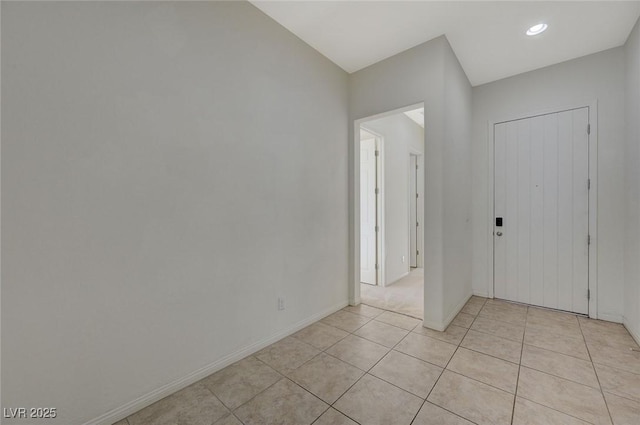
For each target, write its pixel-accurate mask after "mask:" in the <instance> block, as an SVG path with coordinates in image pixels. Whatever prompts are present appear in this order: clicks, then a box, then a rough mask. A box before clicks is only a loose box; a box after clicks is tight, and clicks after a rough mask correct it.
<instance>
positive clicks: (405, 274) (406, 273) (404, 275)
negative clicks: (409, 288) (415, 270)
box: [385, 270, 411, 287]
mask: <svg viewBox="0 0 640 425" xmlns="http://www.w3.org/2000/svg"><path fill="white" fill-rule="evenodd" d="M409 274H411V270H409V271H407V272H405V273H403V274H402V275H401V276H400V277H398V278H397V279H396V280H394V281H393V282H389V283H387V284H386V285H385V286H387V287H388V286H391V285H393V284H394V283H396V282H398V281H399V280H401V279H404V278H405V277H407V276H409Z"/></svg>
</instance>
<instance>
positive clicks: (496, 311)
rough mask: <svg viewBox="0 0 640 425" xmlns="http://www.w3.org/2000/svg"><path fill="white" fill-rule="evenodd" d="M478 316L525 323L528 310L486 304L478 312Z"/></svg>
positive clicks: (518, 323)
mask: <svg viewBox="0 0 640 425" xmlns="http://www.w3.org/2000/svg"><path fill="white" fill-rule="evenodd" d="M478 316H481V317H486V318H488V319H493V320H499V321H501V322H507V323H513V324H514V325H524V323H525V322H526V320H527V313H526V310H524V311H521V310H515V309H509V308H505V307H503V306H495V305H493V304H488V303H487V304H485V305H484V307H482V310H480V313H478Z"/></svg>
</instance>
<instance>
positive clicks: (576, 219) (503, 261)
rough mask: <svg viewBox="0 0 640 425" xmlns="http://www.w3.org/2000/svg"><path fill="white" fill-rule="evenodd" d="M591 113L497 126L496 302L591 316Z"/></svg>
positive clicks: (575, 112) (568, 113)
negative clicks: (589, 293)
mask: <svg viewBox="0 0 640 425" xmlns="http://www.w3.org/2000/svg"><path fill="white" fill-rule="evenodd" d="M588 125H589V109H588V108H581V109H574V110H569V111H563V112H558V113H553V114H547V115H541V116H536V117H531V118H526V119H521V120H515V121H509V122H504V123H500V124H495V126H494V167H495V169H494V172H495V174H494V201H495V204H494V212H495V217H494V293H495V297H496V298H502V299H506V300H511V301H518V302H522V303H527V304H533V305H538V306H543V307H549V308H554V309H559V310H566V311H571V312H576V313H583V314H587V313H588V307H589V303H588V288H589V262H588V261H589V181H588V179H589V134H588V128H589V127H588Z"/></svg>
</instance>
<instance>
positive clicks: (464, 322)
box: [451, 313, 475, 329]
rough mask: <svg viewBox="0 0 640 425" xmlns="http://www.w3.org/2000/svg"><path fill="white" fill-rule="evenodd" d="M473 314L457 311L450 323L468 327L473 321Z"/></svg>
mask: <svg viewBox="0 0 640 425" xmlns="http://www.w3.org/2000/svg"><path fill="white" fill-rule="evenodd" d="M474 319H475V316H473V315H471V314H467V313H458V314H457V315H456V317H454V319H453V320H452V321H451V324H452V325H455V326H460V327H461V328H467V329H468V328H469V327H470V326H471V324H472V323H473V320H474Z"/></svg>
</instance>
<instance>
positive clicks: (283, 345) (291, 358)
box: [255, 337, 320, 374]
mask: <svg viewBox="0 0 640 425" xmlns="http://www.w3.org/2000/svg"><path fill="white" fill-rule="evenodd" d="M318 353H320V351H318V350H317V349H316V348H314V347H312V346H311V345H309V344H307V343H305V342H302V341H300V340H298V339H296V338H293V337H288V338H284V339H281V340H280V341H278V342H276V343H275V344H272V345H270V346H268V347H267V348H265V349H263V350H262V351H259V352H258V353H257V354H256V355H255V356H256V357H257V358H258V359H260V360H262V361H263V362H265V363H266V364H268V365H269V366H271V367H272V368H274V369H275V370H277V371H278V372H280V373H284V374H286V373H289V372H291V371H293V370H294V369H296V368H297V367H299V366H301V365H302V364H303V363H305V362H306V361H308V360H311V359H312V358H313V357H315V356H316V355H318Z"/></svg>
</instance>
